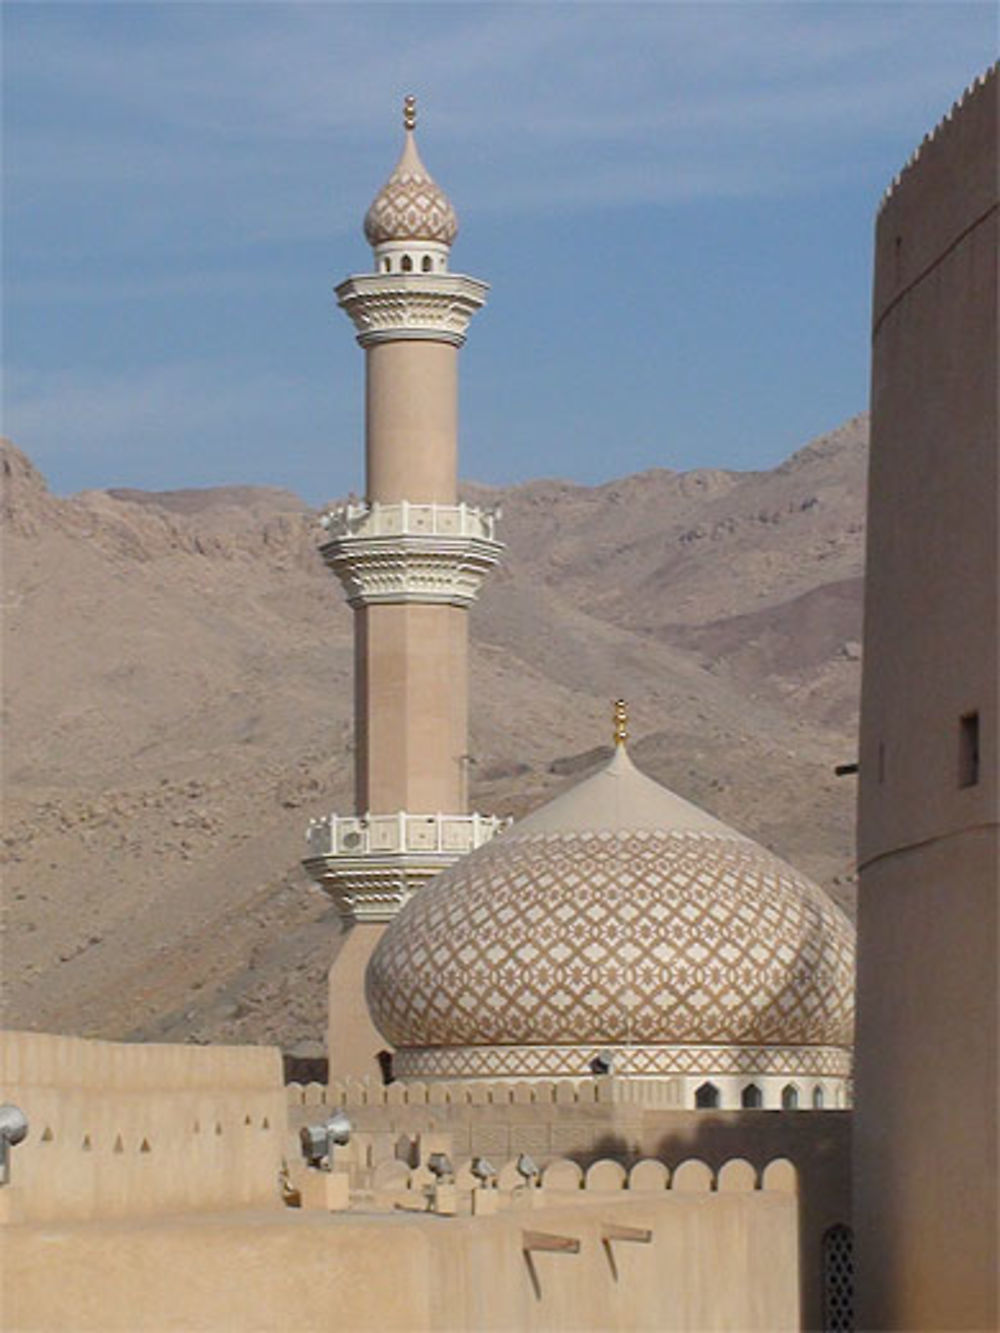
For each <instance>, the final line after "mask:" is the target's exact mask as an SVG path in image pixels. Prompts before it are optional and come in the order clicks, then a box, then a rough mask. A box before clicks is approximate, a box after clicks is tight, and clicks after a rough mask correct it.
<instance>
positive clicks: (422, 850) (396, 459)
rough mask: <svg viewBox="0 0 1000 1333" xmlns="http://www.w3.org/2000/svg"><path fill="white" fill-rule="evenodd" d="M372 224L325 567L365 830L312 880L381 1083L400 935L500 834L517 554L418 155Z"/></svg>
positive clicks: (341, 992)
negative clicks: (382, 1019) (473, 619)
mask: <svg viewBox="0 0 1000 1333" xmlns="http://www.w3.org/2000/svg"><path fill="white" fill-rule="evenodd" d="M403 124H404V129H405V141H404V146H403V152H402V155H401V156H400V159H399V162H398V163H397V165H396V168H395V170H394V171H393V172H392V175H391V176H390V177H389V179H388V181H386V183H385V185H384V186H383V187H382V189H381V190H380V191H379V193H378V194H377V195H376V197H375V200H374V202H373V203H372V205H371V207H370V208H369V210H368V213H367V215H366V217H365V223H364V229H365V235H366V237H367V239H368V241H369V243H370V244H371V246H372V250H373V252H374V261H375V263H374V272H372V273H366V274H355V275H354V276H352V277H349V278H347V279H346V280H345V281H344V282H342V283H341V284H340V285H339V286H338V287H337V288H336V295H337V301H338V303H339V305H340V306H341V307H342V308H343V309H344V310H345V311H346V312H347V314H348V315H349V316H350V318H351V320H352V322H353V324H354V327H355V329H356V330H357V341H358V343H359V344H360V345H361V347H362V348H363V349H364V353H365V379H366V399H365V403H366V417H365V419H366V431H365V435H366V438H365V467H366V488H365V499H364V501H363V502H362V503H360V504H346V505H343V506H340V507H339V508H336V509H334V510H332V511H331V512H329V513H328V514H326V515H325V516H324V519H323V525H324V527H325V528H326V533H327V538H326V541H325V544H324V545H323V546H322V555H323V558H324V560H325V561H326V563H327V565H328V566H329V567H330V569H331V570H332V571H333V572H334V573H335V574H336V575H337V577H338V578H339V579H340V581H341V584H342V585H343V588H344V592H345V594H346V596H347V600H348V602H349V603H350V605H351V607H352V608H353V610H354V642H355V666H354V672H355V687H354V688H355V707H354V729H355V814H354V815H346V816H345V815H330V816H328V817H326V818H322V819H315V820H313V821H312V823H311V824H310V827H309V831H308V844H309V852H308V855H307V857H306V859H305V866H306V868H307V869H308V870H309V872H310V874H312V875H313V877H314V878H315V879H316V880H317V882H318V883H319V884H321V885H322V887H323V888H324V889H325V890H326V891H327V892H328V893H329V894H330V895H331V897H332V898H333V900H334V902H335V904H336V906H337V908H338V911H339V912H340V914H341V916H342V917H343V919H344V922H345V931H346V938H344V940H343V941H342V945H341V949H340V952H339V954H338V956H337V958H336V959H335V961H334V964H333V966H332V968H331V971H330V1031H329V1043H328V1047H329V1056H330V1065H331V1073H334V1072H336V1073H338V1074H345V1073H351V1074H360V1075H364V1074H372V1075H374V1074H376V1073H377V1072H378V1065H377V1063H376V1060H375V1053H376V1051H377V1050H378V1048H379V1047H380V1046H381V1045H383V1044H384V1043H383V1042H382V1039H381V1038H380V1037H378V1035H377V1033H376V1031H375V1029H374V1028H373V1027H372V1025H371V1022H370V1020H369V1018H368V1015H367V1011H366V1009H365V1006H364V1000H363V995H362V978H363V976H364V969H365V965H366V963H367V960H368V956H369V955H370V953H371V952H372V950H373V948H374V947H375V945H376V944H377V942H378V939H379V937H380V936H381V934H382V931H383V930H384V928H385V925H386V924H387V923H388V922H389V921H391V920H392V918H393V917H394V916H395V915H396V913H397V912H398V911H399V909H400V907H401V906H402V905H403V903H405V902H406V900H407V899H408V898H409V897H410V896H411V895H412V893H413V892H414V891H415V890H417V889H419V888H420V887H421V886H422V885H423V884H424V883H425V882H426V881H427V880H428V879H430V878H431V877H432V876H434V875H435V874H437V873H438V872H439V871H441V870H443V869H444V868H445V867H446V866H448V865H450V864H451V863H452V862H453V861H455V860H457V859H458V857H459V856H461V855H463V854H464V853H465V852H467V851H471V850H472V849H473V848H475V847H477V846H479V845H481V844H482V843H483V842H485V841H487V840H488V839H489V838H490V837H492V836H493V834H494V833H495V832H496V831H497V829H498V828H499V827H500V824H501V821H499V820H496V819H492V818H488V817H484V816H481V815H478V814H469V813H468V806H467V774H468V764H469V754H468V608H469V606H470V605H471V603H472V602H473V601H474V600H475V597H476V595H477V593H478V590H479V587H480V584H481V582H482V579H483V577H484V575H485V574H486V573H487V572H488V570H489V569H490V568H491V567H492V566H493V565H495V564H496V563H497V561H498V559H499V555H500V551H501V549H502V548H501V545H500V543H499V542H498V541H497V540H496V538H495V526H496V514H495V513H494V512H492V511H490V510H484V509H479V508H475V507H473V506H470V505H466V504H462V503H460V502H459V500H458V493H457V480H458V478H457V454H458V352H459V349H460V348H461V346H462V344H463V343H464V341H465V335H466V331H467V329H468V326H469V321H470V320H471V318H472V316H473V315H474V314H475V312H476V311H477V310H478V309H479V308H480V307H481V306H482V305H483V304H484V302H485V299H486V292H487V290H488V288H487V285H486V284H485V283H484V282H480V281H479V280H478V279H477V278H470V277H466V276H464V275H463V274H458V273H450V272H449V271H448V255H449V250H450V247H451V244H452V242H453V240H454V239H455V236H456V234H457V231H458V220H457V218H456V216H455V210H454V209H453V208H452V205H451V203H450V202H449V200H448V198H447V196H446V195H445V194H444V192H443V190H441V188H440V187H439V186H438V185H437V184H436V183H435V181H434V180H433V179H432V177H431V175H430V173H429V172H428V171H427V168H426V167H425V166H424V164H423V162H422V161H421V159H420V155H419V153H418V151H417V146H416V140H415V137H414V128H415V125H416V102H415V99H414V98H412V97H408V98H407V99H406V101H405V103H404V112H403Z"/></svg>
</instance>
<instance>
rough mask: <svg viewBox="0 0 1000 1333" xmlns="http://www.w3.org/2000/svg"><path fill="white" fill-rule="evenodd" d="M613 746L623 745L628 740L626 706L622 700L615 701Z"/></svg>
mask: <svg viewBox="0 0 1000 1333" xmlns="http://www.w3.org/2000/svg"><path fill="white" fill-rule="evenodd" d="M614 717H615V744H616V745H624V744H625V742H626V741H627V740H628V704H627V703H626V702H625V700H624V699H616V700H615V711H614Z"/></svg>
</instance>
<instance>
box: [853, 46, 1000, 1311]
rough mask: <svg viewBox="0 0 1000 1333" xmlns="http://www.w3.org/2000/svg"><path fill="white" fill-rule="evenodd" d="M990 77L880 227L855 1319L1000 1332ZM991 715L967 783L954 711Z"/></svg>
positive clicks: (941, 133) (863, 813)
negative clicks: (857, 1306) (976, 768)
mask: <svg viewBox="0 0 1000 1333" xmlns="http://www.w3.org/2000/svg"><path fill="white" fill-rule="evenodd" d="M997 115H998V108H997V76H996V72H995V71H994V72H993V74H992V75H991V76H990V77H989V79H988V80H987V82H986V84H985V85H982V86H979V87H978V88H976V89H975V90H974V91H973V92H972V93H971V94H969V95H968V96H967V97H966V98H965V99H964V101H963V103H962V104H961V105H960V106H958V107H956V108H955V109H954V110H953V112H952V114H951V116H950V117H949V119H948V120H946V121H945V122H944V123H943V124H942V125H941V126H939V127H938V129H937V130H936V131H935V132H934V134H933V135H932V136H931V138H930V139H929V140H927V141H925V143H924V144H923V145H922V147H921V149H920V150H919V153H918V155H917V157H916V159H915V160H914V161H913V162H912V163H911V165H910V166H908V168H907V169H906V170H905V171H904V172H903V173H902V176H901V178H900V179H899V181H898V182H897V183H896V184H895V186H894V188H893V190H892V193H891V195H890V196H889V198H888V199H887V201H886V203H885V205H884V208H883V210H882V212H881V215H880V217H879V220H878V228H877V235H876V253H875V303H874V312H873V317H874V334H873V362H872V445H871V465H870V482H869V515H868V557H867V574H866V612H865V648H864V674H863V687H862V724H861V783H860V805H859V868H860V892H859V932H858V933H859V957H858V1026H857V1045H856V1099H855V1105H856V1117H855V1131H854V1133H855V1178H856V1183H855V1197H856V1222H855V1225H856V1231H857V1253H858V1267H859V1291H860V1314H859V1326H861V1327H878V1328H894V1329H902V1328H905V1329H941V1328H948V1329H958V1328H963V1329H964V1328H993V1327H996V1326H997V1324H998V1322H1000V1305H998V1294H997V1284H998V1277H997V1273H998V1250H997V1212H996V1198H997V1189H998V1178H997V1126H998V1115H1000V1105H998V1099H997V1084H998V1078H1000V1069H998V1062H997V1051H998V1045H1000V1025H998V1009H1000V990H998V983H997V939H998V904H997V896H998V883H1000V852H998V835H997V822H998V800H1000V794H998V768H997V746H998V697H997V696H998V690H997V673H998V637H1000V623H998V600H1000V583H998V577H997V564H998V540H1000V537H998V487H1000V475H998V452H997V451H998V445H997V424H998V423H997V392H998V389H997V356H998V346H997V249H998V232H997ZM973 712H976V713H978V718H979V775H978V779H979V780H978V782H977V783H976V784H974V785H962V776H961V729H962V727H961V719H962V717H963V715H969V714H971V713H973Z"/></svg>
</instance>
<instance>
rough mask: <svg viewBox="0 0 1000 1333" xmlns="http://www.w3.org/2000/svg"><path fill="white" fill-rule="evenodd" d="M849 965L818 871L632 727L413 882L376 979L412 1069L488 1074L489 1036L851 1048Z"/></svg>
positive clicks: (370, 978)
mask: <svg viewBox="0 0 1000 1333" xmlns="http://www.w3.org/2000/svg"><path fill="white" fill-rule="evenodd" d="M853 982H854V930H853V927H852V926H851V924H850V923H849V921H848V920H847V918H846V917H845V916H844V915H843V913H842V912H841V911H840V910H839V908H837V907H836V906H835V905H834V903H833V902H832V901H831V900H830V899H829V898H828V897H827V895H826V894H825V893H824V892H823V891H822V889H820V888H819V887H818V886H817V885H815V884H813V883H812V882H811V881H810V880H808V879H807V878H806V877H805V876H804V875H801V874H800V873H799V872H798V871H796V870H794V869H793V868H792V867H791V866H789V865H787V864H786V863H785V862H783V861H781V860H780V859H779V858H778V857H777V856H775V855H774V854H773V853H771V852H769V851H768V850H766V849H765V848H763V847H761V846H759V845H758V844H757V843H755V842H753V841H752V840H751V839H749V838H747V837H746V836H744V835H743V834H741V833H738V832H736V831H735V830H734V829H731V828H728V827H727V826H726V825H725V824H723V823H721V822H720V821H719V820H717V819H715V818H713V816H711V815H709V814H707V813H706V812H704V811H702V810H699V809H698V808H697V807H696V806H694V805H691V804H690V803H689V802H688V801H685V800H683V799H682V798H681V797H679V796H676V795H675V794H674V793H672V792H670V791H667V790H666V789H665V788H663V787H661V786H660V785H659V784H658V783H656V782H654V781H653V780H652V779H650V778H648V777H646V776H645V775H644V774H643V773H640V772H639V770H638V769H636V767H635V766H634V765H633V763H632V762H631V760H630V759H629V757H628V754H627V752H626V749H625V746H624V742H623V741H622V742H621V743H619V744H618V745H617V746H616V750H615V754H614V756H613V757H612V759H611V760H610V761H609V763H608V764H607V765H606V766H605V767H603V768H602V769H601V770H600V771H599V772H597V773H595V774H594V775H592V776H591V777H589V778H587V779H585V780H584V781H583V782H581V783H579V784H578V785H577V786H575V787H574V788H572V789H571V790H570V791H568V792H565V793H564V794H562V795H561V796H559V797H557V798H556V799H555V800H554V801H552V802H550V803H549V804H548V805H546V806H543V807H542V808H541V809H539V810H538V811H536V812H535V813H534V814H532V815H530V816H529V817H528V818H527V819H524V820H522V821H521V822H520V823H518V824H516V825H514V827H513V828H512V829H510V830H509V831H508V832H506V833H503V834H501V835H500V836H499V837H497V838H495V839H493V840H492V841H491V842H490V843H488V844H486V845H485V846H483V847H481V848H479V849H478V850H477V851H475V852H472V853H470V854H469V855H468V856H465V857H463V858H462V859H461V860H460V861H458V862H456V864H455V865H453V866H452V867H450V868H449V869H448V870H446V871H445V872H444V873H443V874H441V875H439V876H437V877H436V878H435V879H434V880H432V881H431V882H430V883H429V884H428V885H427V886H426V887H425V888H423V889H422V890H421V891H420V892H419V893H418V894H417V895H415V896H414V898H413V899H411V901H410V902H409V903H408V904H407V905H406V907H405V908H404V909H403V911H402V912H401V913H400V914H399V916H398V917H397V918H396V919H395V921H394V922H393V923H392V925H391V926H390V927H389V929H388V930H387V931H386V934H385V935H384V936H383V938H382V940H381V941H380V943H379V945H378V948H377V949H376V951H375V953H374V954H373V956H372V959H371V962H370V964H369V968H368V975H367V981H366V987H367V995H368V1003H369V1007H370V1009H371V1013H372V1017H373V1019H374V1021H375V1023H376V1025H377V1026H378V1028H379V1029H380V1031H381V1032H382V1033H383V1035H384V1036H385V1037H386V1039H387V1040H388V1041H390V1042H391V1043H392V1044H393V1045H394V1046H395V1047H396V1048H397V1050H399V1051H400V1052H401V1054H404V1055H406V1068H407V1070H409V1071H410V1073H411V1074H414V1075H416V1076H424V1075H427V1076H431V1075H433V1074H434V1073H441V1074H445V1075H450V1076H458V1074H459V1071H460V1068H465V1069H469V1068H476V1069H478V1070H479V1071H480V1072H482V1073H487V1074H488V1073H490V1071H491V1068H492V1066H491V1064H490V1062H489V1060H488V1059H487V1058H486V1055H485V1053H484V1048H487V1047H490V1048H494V1049H496V1050H500V1049H501V1048H503V1049H504V1050H506V1051H507V1052H508V1057H509V1052H510V1051H511V1050H512V1049H514V1048H517V1049H518V1050H521V1051H528V1052H530V1050H531V1049H532V1048H539V1047H545V1048H548V1049H550V1050H551V1049H555V1048H559V1049H560V1050H565V1049H566V1048H574V1049H575V1048H580V1049H581V1050H582V1049H583V1048H585V1047H587V1048H588V1049H590V1050H591V1052H592V1050H593V1048H594V1047H595V1046H596V1047H602V1046H604V1047H607V1046H638V1047H642V1048H644V1049H653V1048H657V1049H659V1048H666V1047H669V1048H670V1049H671V1050H675V1049H677V1048H680V1047H692V1046H693V1047H698V1048H704V1047H709V1046H720V1045H721V1046H726V1047H747V1046H752V1047H754V1048H760V1047H774V1046H776V1047H782V1048H788V1047H817V1048H820V1047H821V1048H830V1047H840V1048H847V1047H849V1046H850V1044H851V1039H852V1028H853ZM473 1048H476V1049H477V1052H478V1053H477V1056H476V1059H477V1060H478V1064H477V1063H475V1062H473V1064H471V1065H470V1062H469V1051H470V1050H471V1049H473ZM449 1051H452V1052H463V1053H464V1054H463V1056H462V1060H459V1059H458V1056H457V1055H456V1056H455V1062H453V1065H450V1064H449V1059H450V1057H449V1055H448V1052H449ZM519 1058H520V1057H519ZM525 1058H526V1059H528V1057H525ZM463 1062H464V1063H463ZM548 1067H550V1068H551V1067H552V1066H551V1064H550V1065H549V1066H548ZM662 1068H663V1066H662V1064H661V1065H660V1066H659V1070H660V1071H662ZM495 1072H497V1073H500V1072H506V1073H509V1072H511V1068H510V1059H509V1058H507V1059H506V1063H503V1061H501V1062H500V1063H498V1064H497V1065H496V1069H495ZM515 1072H518V1071H515ZM520 1072H521V1073H522V1075H523V1076H528V1074H529V1073H530V1059H529V1060H528V1066H527V1067H526V1068H525V1069H524V1070H523V1071H520ZM580 1072H586V1064H584V1065H583V1067H582V1069H581V1070H580Z"/></svg>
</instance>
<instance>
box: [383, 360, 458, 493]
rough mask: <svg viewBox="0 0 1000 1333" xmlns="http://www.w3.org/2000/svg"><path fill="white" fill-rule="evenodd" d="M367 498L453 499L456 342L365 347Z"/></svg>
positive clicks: (456, 404) (456, 453)
mask: <svg viewBox="0 0 1000 1333" xmlns="http://www.w3.org/2000/svg"><path fill="white" fill-rule="evenodd" d="M365 371H366V374H365V381H366V383H365V389H366V393H365V397H366V412H367V416H366V431H365V465H366V478H367V497H368V501H369V503H371V502H373V501H375V502H378V503H381V504H398V503H399V502H400V501H401V500H408V501H412V502H416V503H421V504H427V503H434V504H446V505H453V504H454V503H455V500H456V498H457V497H456V486H457V468H458V462H457V458H458V348H457V347H454V346H452V345H451V344H450V343H444V342H434V341H431V340H429V339H400V341H398V342H381V343H376V344H374V345H373V346H370V347H368V348H367V349H366V351H365Z"/></svg>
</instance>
